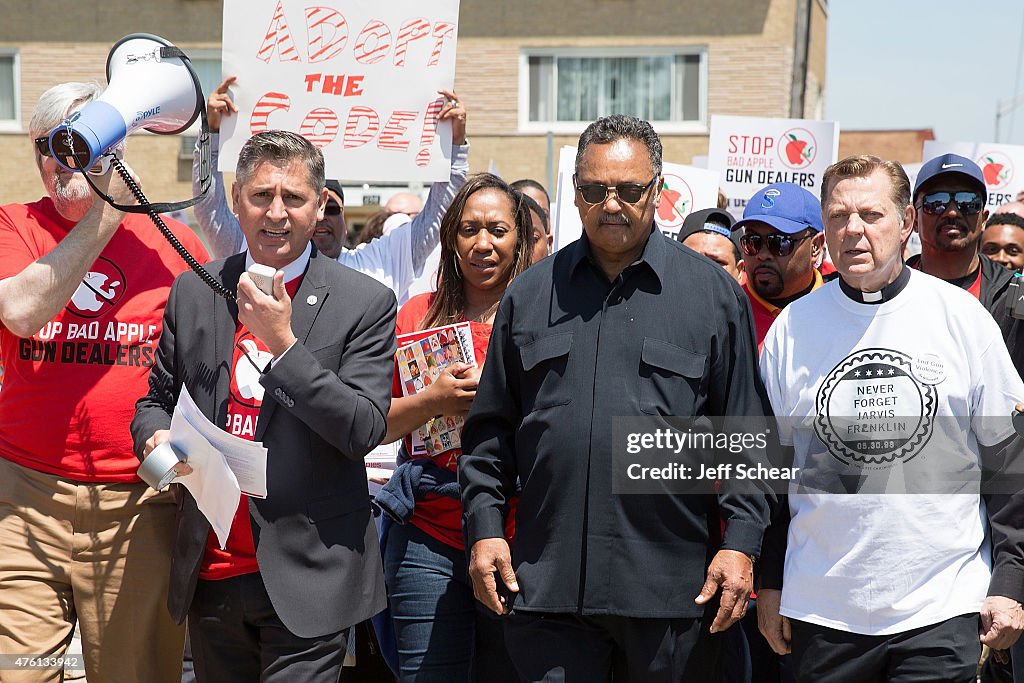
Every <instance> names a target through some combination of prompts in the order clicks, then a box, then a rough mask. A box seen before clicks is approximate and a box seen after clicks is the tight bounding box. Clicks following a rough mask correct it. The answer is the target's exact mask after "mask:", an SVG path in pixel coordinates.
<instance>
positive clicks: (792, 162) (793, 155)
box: [777, 128, 818, 168]
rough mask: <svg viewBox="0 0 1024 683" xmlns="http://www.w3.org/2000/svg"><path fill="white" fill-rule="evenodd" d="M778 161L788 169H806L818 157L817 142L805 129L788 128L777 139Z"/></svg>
mask: <svg viewBox="0 0 1024 683" xmlns="http://www.w3.org/2000/svg"><path fill="white" fill-rule="evenodd" d="M777 147H778V150H779V159H781V160H782V163H783V164H785V165H786V166H788V167H789V168H807V167H808V166H810V165H811V163H812V162H813V161H814V158H815V157H816V156H817V155H818V141H817V140H815V139H814V135H813V134H812V133H811V132H810V131H809V130H807V129H806V128H790V129H789V130H787V131H786V132H785V133H783V134H782V136H781V137H780V138H779V144H778V145H777Z"/></svg>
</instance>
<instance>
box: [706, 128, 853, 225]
mask: <svg viewBox="0 0 1024 683" xmlns="http://www.w3.org/2000/svg"><path fill="white" fill-rule="evenodd" d="M838 150H839V124H837V123H835V122H834V121H810V120H805V119H773V118H757V117H751V116H712V117H711V136H710V140H709V141H708V168H710V169H713V170H718V171H720V172H721V173H722V189H723V190H724V191H725V194H726V196H728V197H729V211H730V212H731V213H733V215H736V216H737V217H738V216H742V214H743V207H744V206H745V205H746V200H747V199H748V198H749V197H750V196H751V195H752V194H754V193H755V192H757V191H758V190H760V189H761V188H762V187H764V186H765V185H770V184H772V183H783V182H788V183H794V184H796V185H799V186H801V187H804V188H807V189H808V190H809V191H811V192H813V193H814V194H818V193H819V191H820V189H821V188H820V185H821V176H822V174H824V172H825V169H826V168H828V165H829V164H831V163H833V162H834V161H835V160H836V155H837V153H838Z"/></svg>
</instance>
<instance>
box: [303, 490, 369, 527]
mask: <svg viewBox="0 0 1024 683" xmlns="http://www.w3.org/2000/svg"><path fill="white" fill-rule="evenodd" d="M369 506H370V503H369V501H368V500H360V499H359V497H358V496H330V497H329V498H318V499H316V500H311V501H309V502H308V503H306V515H307V516H308V517H309V521H310V523H311V524H316V523H317V522H319V521H321V520H324V519H331V518H332V517H341V516H343V515H347V514H349V513H350V512H356V511H357V510H361V509H369Z"/></svg>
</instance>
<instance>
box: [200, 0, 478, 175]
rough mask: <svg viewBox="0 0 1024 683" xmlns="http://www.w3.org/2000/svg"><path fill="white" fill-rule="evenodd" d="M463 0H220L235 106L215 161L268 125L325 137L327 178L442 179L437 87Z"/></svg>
mask: <svg viewBox="0 0 1024 683" xmlns="http://www.w3.org/2000/svg"><path fill="white" fill-rule="evenodd" d="M458 18H459V3H458V0H433V1H432V2H429V3H424V2H418V1H416V0H392V2H388V3H367V2H356V1H355V0H344V1H342V0H333V1H330V0H327V1H325V0H318V2H316V3H312V2H300V1H299V0H278V1H277V2H276V3H262V2H260V3H252V2H247V1H245V0H224V33H223V45H224V54H223V73H224V74H225V75H233V76H237V77H238V81H237V82H236V84H235V87H233V88H232V95H233V98H234V102H235V104H236V105H237V106H238V109H239V111H238V114H237V115H235V116H230V117H225V119H224V121H223V123H222V128H221V140H220V163H219V169H220V170H222V171H233V170H234V168H235V163H236V161H237V158H238V151H239V150H240V149H241V146H242V144H243V143H244V142H245V141H246V140H247V139H248V138H249V137H250V136H251V135H253V134H255V133H258V132H261V131H264V130H268V129H275V128H280V129H285V130H291V131H295V132H297V133H300V134H301V135H303V136H304V137H306V138H307V139H308V140H309V141H310V142H312V143H313V144H314V145H316V146H317V147H319V148H320V150H321V151H322V152H323V154H324V158H325V161H326V164H327V177H328V178H335V179H338V180H360V181H396V180H401V181H423V182H432V181H436V180H442V181H443V180H446V179H447V178H448V176H449V172H450V166H451V126H450V124H448V123H447V122H445V123H442V124H441V125H438V121H437V117H438V115H439V114H440V112H441V109H442V107H443V106H444V98H443V97H442V96H440V95H438V94H437V91H438V90H439V89H444V90H451V88H452V85H453V83H454V79H455V43H456V37H457V27H458Z"/></svg>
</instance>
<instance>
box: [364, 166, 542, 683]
mask: <svg viewBox="0 0 1024 683" xmlns="http://www.w3.org/2000/svg"><path fill="white" fill-rule="evenodd" d="M531 241H532V232H531V228H530V217H529V213H528V211H527V209H526V206H525V204H524V203H523V201H522V195H520V194H519V193H518V192H516V191H515V190H513V189H512V188H511V187H510V186H509V185H508V184H507V183H505V181H503V180H502V179H501V178H498V177H497V176H494V175H491V174H489V173H483V174H480V175H477V176H474V177H472V178H470V179H469V181H468V182H467V183H466V184H465V185H464V186H463V188H462V189H461V190H460V191H459V192H458V194H456V195H455V198H454V200H453V201H452V204H451V207H450V208H449V209H448V212H447V213H446V214H445V215H444V218H442V220H441V260H440V267H439V269H438V287H437V292H434V293H429V294H421V295H419V296H416V297H413V298H412V299H410V300H409V301H408V302H407V303H406V304H405V305H404V306H403V307H402V309H401V310H400V311H399V312H398V334H405V333H408V332H415V331H417V330H423V329H429V328H433V327H439V326H443V325H449V324H452V323H458V322H463V321H468V322H469V324H470V329H471V332H472V337H473V355H474V357H475V361H476V366H473V365H470V364H468V363H456V364H454V365H452V366H449V367H448V368H446V369H444V370H443V371H442V372H441V374H440V375H438V377H437V379H435V380H434V382H433V383H432V384H431V385H430V386H429V387H426V388H425V389H424V390H423V391H421V392H419V393H417V394H415V395H412V396H408V397H402V393H401V391H400V389H399V386H398V385H397V384H396V385H395V392H394V394H393V395H394V398H393V399H392V402H391V410H390V411H389V412H388V433H387V436H386V437H385V442H390V441H393V440H395V439H398V438H399V437H402V436H405V437H406V451H407V452H410V450H411V446H410V440H409V438H408V435H409V434H410V433H411V432H413V431H414V430H416V429H417V428H418V427H420V426H421V425H423V424H425V423H426V422H427V421H428V420H429V419H431V418H433V417H435V416H438V415H444V416H446V417H447V416H452V417H454V416H465V415H466V413H468V412H469V407H470V404H471V403H472V401H473V397H474V396H475V395H476V385H477V381H478V378H479V375H480V370H479V368H480V366H481V365H482V364H483V362H484V357H485V356H486V353H487V343H488V340H489V338H490V334H491V325H492V323H493V321H494V315H495V312H496V311H497V309H498V302H499V301H500V300H501V296H502V294H504V293H505V288H506V287H507V286H508V284H509V282H511V281H512V279H513V278H514V277H516V276H517V275H519V273H521V272H523V271H524V270H525V269H526V268H527V267H528V266H529V265H530V253H531V248H532V244H531ZM395 375H396V378H397V377H398V373H397V372H396V373H395ZM396 381H397V379H396ZM459 455H461V451H460V450H459V449H457V448H453V449H449V450H447V451H444V452H441V453H434V454H433V455H431V456H430V458H431V459H432V460H433V462H434V464H435V465H437V466H438V467H440V468H443V469H446V470H448V471H450V472H452V473H454V472H455V471H456V463H457V460H458V457H459ZM509 518H510V519H511V518H512V515H511V514H510V515H509ZM384 574H385V577H386V578H387V584H388V593H389V596H390V600H391V615H392V619H393V620H394V626H395V634H396V639H397V644H398V654H399V665H400V669H401V671H400V675H401V679H402V681H411V680H416V681H435V680H436V681H444V682H445V683H457V682H459V681H468V680H470V679H473V680H487V681H502V680H516V677H515V669H514V668H513V667H512V666H511V662H510V661H509V660H508V655H507V654H506V653H505V646H504V638H503V635H502V627H501V622H500V621H499V620H497V619H495V618H493V617H491V616H489V614H488V613H487V611H486V610H483V609H478V608H477V605H476V601H475V599H474V597H473V586H472V582H471V581H470V578H469V575H468V568H467V563H466V552H465V546H464V544H463V539H462V505H461V503H460V502H459V501H458V500H457V499H455V498H450V497H446V496H442V495H436V494H433V493H428V494H426V496H424V497H423V498H421V499H420V500H418V501H416V507H415V509H414V511H413V514H412V518H411V519H410V520H409V523H408V524H404V525H397V524H396V525H394V526H392V527H391V529H390V531H389V532H388V538H387V544H386V547H385V550H384Z"/></svg>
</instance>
